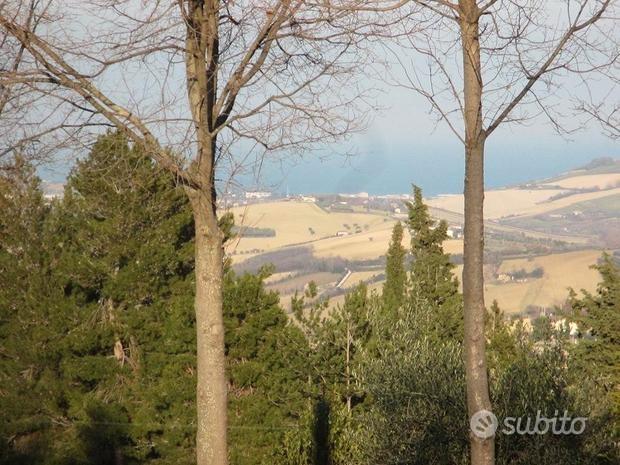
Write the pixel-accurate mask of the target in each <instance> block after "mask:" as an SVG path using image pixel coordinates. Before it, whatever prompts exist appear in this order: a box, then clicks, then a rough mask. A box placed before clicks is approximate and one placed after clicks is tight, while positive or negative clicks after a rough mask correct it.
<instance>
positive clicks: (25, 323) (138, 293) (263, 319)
mask: <svg viewBox="0 0 620 465" xmlns="http://www.w3.org/2000/svg"><path fill="white" fill-rule="evenodd" d="M138 150H139V149H138V148H136V147H132V146H130V145H129V144H128V142H127V140H126V139H125V138H124V137H123V136H122V135H119V134H112V133H111V134H107V135H104V136H102V137H101V138H100V139H99V140H98V142H97V143H96V144H95V146H94V147H93V149H92V151H91V153H90V154H89V155H88V156H87V157H85V158H84V159H83V160H82V161H80V162H79V163H78V164H77V166H76V167H75V169H74V170H73V171H72V173H71V175H70V177H69V179H68V182H67V186H66V191H65V196H64V198H63V200H62V201H61V202H58V203H56V204H53V205H52V206H51V209H50V207H48V206H47V205H46V204H45V203H44V202H43V200H42V199H43V198H42V195H41V193H40V190H38V185H37V183H36V180H35V179H34V178H33V177H32V173H30V174H27V175H26V174H25V175H24V179H28V180H30V181H29V183H30V184H28V183H26V182H21V181H20V182H21V183H22V184H23V186H24V187H23V189H22V191H23V192H24V195H23V196H22V195H20V196H17V195H15V194H14V193H13V190H14V189H15V188H14V186H13V185H11V186H10V190H9V188H8V187H7V189H6V190H2V192H8V194H6V195H0V201H1V202H3V205H5V203H6V205H7V208H6V209H3V210H2V211H0V224H2V230H1V232H0V237H2V238H6V241H5V242H3V243H2V245H4V243H6V244H7V246H6V247H4V246H3V247H0V267H2V270H3V271H4V269H6V270H7V271H10V272H8V273H4V272H3V273H2V274H0V280H1V283H0V284H3V286H0V302H1V303H2V306H1V307H0V310H1V311H2V318H3V319H2V321H1V322H0V331H2V336H3V338H2V342H1V343H0V347H1V348H2V356H1V357H0V374H1V376H2V379H3V381H4V383H3V386H7V387H8V389H5V388H2V393H3V395H0V407H3V409H2V411H3V417H4V416H5V414H6V418H7V420H8V421H7V422H3V423H2V428H1V431H0V433H1V434H2V438H3V439H6V438H14V439H12V442H11V444H9V448H8V449H7V450H1V449H0V454H1V455H0V463H3V464H4V463H5V464H7V465H8V464H14V463H33V464H34V463H36V464H38V465H39V464H40V465H47V464H54V465H56V464H62V465H64V464H71V465H91V464H106V465H107V464H112V463H119V460H122V462H123V463H125V464H139V463H149V464H160V465H164V464H165V465H168V464H170V465H172V464H175V465H176V464H191V463H194V461H195V454H194V448H195V439H194V438H195V376H196V359H195V345H196V334H195V319H194V311H193V292H194V283H193V281H194V272H193V267H194V263H193V246H194V225H193V220H192V216H191V213H190V210H189V205H188V204H187V200H186V198H185V197H184V196H183V195H182V192H180V191H179V189H178V187H177V186H176V183H175V180H174V179H173V178H172V177H171V176H169V175H167V174H165V173H164V172H161V171H158V170H157V169H156V166H155V165H154V164H152V163H151V162H149V161H146V159H145V158H144V157H143V156H141V154H140V153H139V152H138ZM102 173H107V174H110V175H111V176H105V177H102V176H101V174H102ZM109 180H114V182H112V181H109ZM15 182H16V181H15ZM4 185H5V183H4V182H2V183H0V186H4ZM28 186H31V187H32V188H30V187H28ZM26 194H27V195H26ZM22 197H23V198H22ZM9 203H10V205H9ZM9 207H10V208H9ZM48 210H49V211H48ZM25 212H28V215H26V214H24V213H25ZM35 212H40V215H39V214H36V215H35ZM39 217H40V218H41V219H37V218H39ZM221 223H222V228H223V230H226V231H231V226H232V218H231V217H230V215H225V216H224V217H223V218H222V219H221ZM9 240H10V241H12V242H11V243H9V242H8V241H9ZM27 246H28V247H29V249H28V251H27V252H28V257H32V258H28V260H22V259H21V258H19V259H18V255H19V257H21V256H22V255H23V254H24V251H26V249H25V248H26V247H27ZM16 252H19V254H18V255H16ZM267 274H268V273H267V270H266V271H265V272H264V273H262V274H260V275H258V276H252V275H244V276H235V275H234V273H232V272H231V271H230V270H229V271H228V272H227V274H226V276H225V280H224V288H225V290H224V296H225V299H224V300H225V302H226V304H225V322H226V326H227V328H228V331H227V339H226V348H227V353H228V364H229V370H230V374H231V385H230V389H231V396H230V397H231V402H230V414H231V420H232V421H231V434H232V436H233V437H235V438H236V440H235V441H234V447H232V448H231V457H232V458H234V460H235V463H238V464H240V465H250V464H256V463H259V462H260V461H261V460H265V461H267V460H268V457H269V456H270V455H271V449H273V448H274V447H275V445H276V444H279V443H280V441H282V439H283V435H284V432H285V431H286V430H287V429H289V428H296V427H297V424H298V422H299V421H300V416H301V415H302V414H303V411H304V409H305V402H303V396H304V393H305V392H306V391H305V389H306V387H307V385H306V380H307V369H308V368H307V358H308V357H307V353H308V352H307V351H308V345H307V341H306V340H305V338H304V337H303V334H302V333H301V331H300V330H299V329H298V328H297V327H295V326H293V325H291V324H290V323H289V321H288V319H287V317H286V314H285V313H284V311H283V310H282V308H281V307H280V305H279V298H278V296H277V295H276V294H274V293H271V292H267V291H265V289H264V279H265V278H266V276H267ZM4 284H6V286H4ZM35 285H36V286H35ZM22 297H23V298H22ZM5 303H6V305H5ZM5 336H6V337H5ZM5 356H6V357H5ZM5 391H6V395H4V392H5ZM2 444H3V445H5V444H7V442H6V441H2ZM19 451H22V452H19ZM266 463H268V462H266Z"/></svg>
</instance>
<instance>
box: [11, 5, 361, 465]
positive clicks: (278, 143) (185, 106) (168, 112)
mask: <svg viewBox="0 0 620 465" xmlns="http://www.w3.org/2000/svg"><path fill="white" fill-rule="evenodd" d="M22 3H23V2H21V1H20V0H6V1H2V2H1V3H0V27H1V31H2V33H3V34H5V37H6V40H7V41H9V42H11V44H12V47H14V48H16V49H17V50H19V53H20V54H22V55H23V59H20V62H21V64H20V66H18V67H10V66H3V67H2V70H1V72H0V85H1V86H3V87H2V89H4V88H8V87H15V86H22V88H24V89H26V90H27V92H26V93H25V94H24V95H27V96H29V98H31V99H32V102H33V103H35V102H36V105H34V104H33V105H30V106H29V108H28V110H29V111H28V114H27V115H24V117H23V119H22V120H21V121H20V123H21V128H22V129H23V131H25V133H24V134H22V135H21V139H22V140H26V139H28V138H32V137H35V135H36V134H41V133H47V132H50V133H52V132H53V133H57V132H59V131H60V132H62V133H63V134H64V135H65V141H67V142H68V141H69V139H71V140H72V141H79V142H80V143H84V141H85V140H87V139H86V138H87V136H89V135H93V136H95V135H97V134H98V133H100V132H101V128H102V127H103V128H106V127H113V128H116V129H117V130H119V131H122V132H123V133H124V134H126V135H127V136H128V138H129V139H130V140H131V141H132V142H133V143H135V144H139V145H140V146H142V147H143V148H144V150H145V152H146V153H147V154H148V156H149V157H151V158H152V159H153V160H154V161H155V162H157V164H158V165H159V166H160V167H161V168H162V169H165V170H168V171H169V172H170V173H172V174H173V175H174V176H176V178H177V179H178V181H179V183H180V184H181V185H182V187H183V188H184V189H185V192H186V193H187V195H188V197H189V199H190V203H191V206H192V209H193V214H194V220H195V230H196V239H195V279H196V295H195V312H196V330H197V378H198V379H197V410H198V422H197V439H196V443H197V462H198V464H199V465H205V464H208V465H216V464H217V465H223V464H226V463H227V460H228V458H227V455H228V454H227V412H226V410H227V378H226V373H225V371H226V367H225V353H224V325H223V316H222V278H223V276H222V273H223V261H224V251H223V233H222V231H221V229H220V226H219V224H218V211H217V207H218V202H217V197H218V185H219V184H218V182H220V181H222V180H224V179H225V178H226V177H227V176H228V175H230V174H232V173H234V172H236V171H237V170H238V169H239V165H240V164H243V163H244V162H245V161H247V157H248V154H251V156H252V157H254V158H252V159H255V157H256V154H257V153H259V154H264V153H265V152H270V153H273V152H276V151H284V152H285V153H291V152H293V151H295V152H299V151H301V150H304V149H306V148H308V147H309V146H310V145H312V144H317V143H327V142H330V141H334V140H337V139H339V138H341V137H343V136H346V135H347V134H349V133H350V132H351V131H352V130H353V129H354V128H356V127H358V126H359V125H360V123H363V120H364V114H363V113H361V112H360V111H358V110H359V108H361V107H360V106H359V105H358V103H360V102H362V100H363V97H364V92H363V90H362V87H361V85H360V82H359V81H357V80H356V76H357V74H356V73H355V71H356V70H357V67H358V66H359V56H358V55H357V52H358V49H357V46H356V45H357V44H356V41H357V40H358V39H359V37H360V36H359V35H358V34H355V33H354V30H355V28H356V13H355V10H354V9H353V8H337V9H332V8H330V7H329V2H325V1H317V2H312V1H303V0H259V1H249V0H237V1H233V0H176V1H173V2H164V1H160V0H157V1H149V2H146V1H139V0H91V1H83V0H82V1H78V0H58V1H54V0H47V1H46V2H43V1H33V2H32V3H31V4H30V8H23V7H22V6H23V5H22ZM345 3H346V2H341V4H342V5H344V4H345ZM41 19H44V20H45V25H44V26H45V27H41V28H39V30H36V31H35V30H34V29H33V28H32V27H31V25H32V23H33V21H34V22H37V21H39V20H41ZM72 128H74V129H75V128H77V130H76V131H73V132H71V131H70V129H72ZM243 154H245V155H243Z"/></svg>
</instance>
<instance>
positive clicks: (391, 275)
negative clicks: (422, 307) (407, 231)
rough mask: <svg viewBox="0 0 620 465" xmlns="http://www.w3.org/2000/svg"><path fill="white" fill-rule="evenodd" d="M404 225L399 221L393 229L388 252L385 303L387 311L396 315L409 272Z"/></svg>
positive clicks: (384, 286)
mask: <svg viewBox="0 0 620 465" xmlns="http://www.w3.org/2000/svg"><path fill="white" fill-rule="evenodd" d="M403 232H404V230H403V225H402V224H401V222H400V221H398V222H397V223H396V224H395V225H394V228H393V229H392V239H391V240H390V246H389V248H388V251H387V254H386V263H385V283H384V284H383V294H382V297H383V304H384V307H385V309H386V312H387V313H389V314H392V315H395V314H396V313H397V312H396V310H397V309H398V308H399V307H400V306H401V305H402V304H403V298H404V295H405V286H406V280H407V273H406V271H405V256H406V254H407V251H406V249H405V248H404V247H403V245H402V241H403Z"/></svg>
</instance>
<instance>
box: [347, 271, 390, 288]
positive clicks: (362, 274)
mask: <svg viewBox="0 0 620 465" xmlns="http://www.w3.org/2000/svg"><path fill="white" fill-rule="evenodd" d="M382 272H383V270H372V271H356V272H354V273H351V276H349V279H347V281H346V282H345V283H344V285H343V286H342V287H343V288H344V289H351V288H353V287H355V286H357V285H358V284H359V283H361V282H367V281H369V280H371V279H372V278H374V277H375V276H377V275H379V274H381V273H382Z"/></svg>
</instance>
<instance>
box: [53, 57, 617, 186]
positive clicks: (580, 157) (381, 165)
mask: <svg viewBox="0 0 620 465" xmlns="http://www.w3.org/2000/svg"><path fill="white" fill-rule="evenodd" d="M399 54H402V53H401V52H399ZM387 55H389V54H387ZM405 58H406V59H409V58H407V57H406V56H405ZM410 58H411V57H410ZM411 59H414V58H411ZM453 60H454V57H453ZM457 61H458V60H457ZM418 66H420V67H419V69H423V68H422V66H423V63H421V64H419V63H418V64H416V65H415V66H413V67H412V69H418ZM449 66H450V67H451V66H452V65H449ZM178 67H179V70H178V75H177V76H176V78H172V79H171V80H170V81H171V82H173V83H175V87H178V89H180V90H181V93H184V88H185V87H184V67H183V66H181V65H179V66H178ZM457 67H458V66H457ZM391 73H392V75H393V76H394V77H395V79H396V80H398V79H399V75H398V70H396V71H394V69H392V70H391ZM175 74H177V73H173V76H174V75H175ZM112 77H114V75H113V76H112ZM140 77H142V79H135V85H137V86H138V87H139V89H134V90H139V92H141V93H140V94H139V95H141V96H142V97H144V98H148V96H150V95H152V94H155V92H153V89H151V86H150V85H147V83H146V82H147V81H145V79H146V77H147V75H146V74H140ZM143 81H144V82H143ZM119 82H122V83H123V85H129V86H130V87H131V86H133V85H134V84H132V80H131V79H123V80H119V79H111V80H110V81H109V82H108V84H110V83H115V84H118V83H119ZM370 82H371V85H373V86H374V87H377V88H378V89H377V90H378V91H379V92H378V94H377V96H378V98H377V101H378V103H379V104H380V105H381V106H382V107H384V108H385V109H384V110H383V111H382V112H380V113H378V114H376V115H375V117H374V118H373V120H372V122H371V124H370V125H369V127H368V129H367V130H366V131H365V132H364V133H361V134H357V135H355V136H354V137H353V138H352V140H351V141H349V143H347V144H344V143H343V144H338V145H336V146H334V147H328V148H326V149H325V150H323V151H322V152H321V153H320V155H321V156H318V155H317V156H315V155H312V154H308V155H306V156H305V157H304V158H303V159H302V160H300V159H299V158H296V156H295V155H294V154H291V156H290V157H288V161H287V162H286V163H278V164H275V163H268V162H267V163H265V164H264V165H263V168H262V170H261V177H260V179H258V180H257V179H256V178H255V177H254V176H249V175H248V176H245V177H243V178H242V179H241V180H240V181H241V184H242V185H243V186H244V187H246V188H248V189H253V188H256V187H264V188H271V189H273V190H276V191H279V192H286V191H287V190H288V191H289V192H290V193H311V192H314V193H320V192H359V191H368V192H370V193H376V194H382V193H404V192H408V191H409V190H410V186H411V184H412V183H416V184H418V185H420V186H421V187H422V188H423V189H424V191H425V193H426V194H427V195H435V194H438V193H454V192H460V191H462V183H463V148H462V146H461V144H460V142H459V141H458V139H457V138H456V137H455V135H454V134H452V133H451V132H450V131H449V130H448V129H447V127H446V125H445V124H443V123H439V124H436V116H435V115H430V114H429V111H428V110H429V104H428V102H427V101H426V100H425V99H424V98H423V97H421V96H419V95H418V94H416V93H414V92H413V91H411V90H407V89H403V88H396V87H392V86H390V85H388V84H386V83H385V82H384V80H383V79H375V80H374V81H373V80H371V81H370ZM455 82H456V83H457V85H459V87H460V79H458V78H457V79H455ZM564 84H565V87H564V88H559V89H558V93H559V94H563V95H565V96H567V97H570V96H571V95H572V94H571V92H573V87H574V86H573V84H575V83H574V82H570V81H568V82H565V83H564ZM538 85H542V83H539V84H537V86H538ZM592 86H593V87H594V88H595V90H596V91H597V92H600V93H601V95H606V94H608V93H609V92H610V89H611V88H610V87H609V84H605V83H598V82H593V83H592ZM121 87H122V86H121ZM515 87H516V86H515ZM105 90H106V91H107V92H114V91H116V92H121V90H119V89H117V88H116V87H112V88H110V89H105ZM513 90H514V88H513ZM609 97H610V98H614V99H615V100H616V101H618V99H619V98H620V96H618V95H610V96H609ZM180 98H182V99H184V96H181V97H180ZM559 103H560V105H565V106H566V108H569V107H570V103H569V102H568V99H567V101H566V102H563V101H560V102H559ZM348 149H352V151H353V152H354V153H355V154H356V155H354V156H352V157H347V158H345V157H343V156H339V155H334V154H336V153H342V152H343V151H345V150H346V151H349V150H348ZM330 155H331V156H330ZM602 156H612V157H618V158H620V145H619V144H618V142H617V141H616V142H615V141H613V140H611V139H608V138H606V137H604V136H603V135H602V134H601V131H600V128H599V127H592V128H589V129H588V130H587V131H581V132H577V133H575V134H572V135H571V136H570V138H563V137H560V136H559V135H557V134H556V133H555V132H554V130H553V128H552V127H551V125H549V124H547V123H546V122H545V121H544V119H542V118H539V119H537V120H535V121H533V122H532V123H531V125H529V126H517V125H512V126H504V127H500V128H499V129H498V130H497V131H496V132H495V133H493V134H492V136H491V138H490V139H489V141H488V142H487V150H486V185H487V187H499V186H503V185H507V184H514V183H518V182H523V181H527V180H532V179H540V178H544V177H547V176H552V175H555V174H558V173H559V172H562V171H565V170H567V169H570V168H574V167H577V166H580V165H583V164H584V163H586V162H587V161H589V160H591V159H593V158H597V157H602ZM68 165H69V164H68V163H67V162H64V163H60V164H59V165H58V167H56V168H55V169H53V168H52V169H50V168H47V169H45V170H43V171H42V172H41V175H42V177H43V178H44V179H45V180H51V181H59V180H62V179H63V178H64V176H65V175H66V173H67V171H68Z"/></svg>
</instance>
